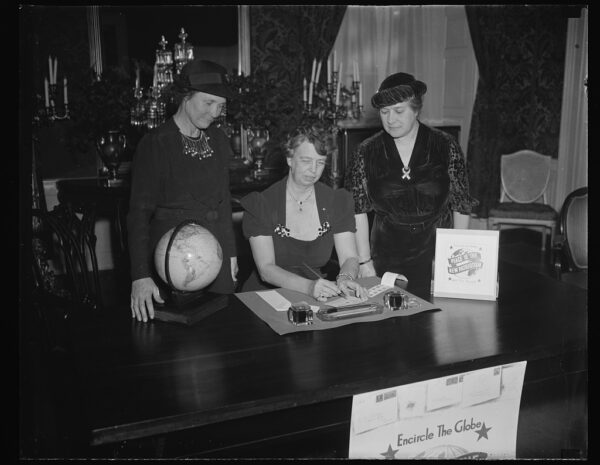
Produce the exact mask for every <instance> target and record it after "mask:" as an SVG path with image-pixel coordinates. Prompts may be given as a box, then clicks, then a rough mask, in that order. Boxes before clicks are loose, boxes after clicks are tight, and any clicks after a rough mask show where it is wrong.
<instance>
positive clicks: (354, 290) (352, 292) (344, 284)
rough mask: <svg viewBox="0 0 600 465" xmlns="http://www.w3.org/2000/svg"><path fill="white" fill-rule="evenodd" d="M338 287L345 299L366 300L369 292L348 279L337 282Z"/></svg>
mask: <svg viewBox="0 0 600 465" xmlns="http://www.w3.org/2000/svg"><path fill="white" fill-rule="evenodd" d="M337 285H338V287H339V288H340V290H341V291H342V293H343V294H344V295H345V296H346V297H358V298H359V299H367V298H368V297H369V291H367V289H366V288H364V287H363V286H361V285H360V284H358V283H357V282H356V281H352V280H350V279H344V280H338V282H337Z"/></svg>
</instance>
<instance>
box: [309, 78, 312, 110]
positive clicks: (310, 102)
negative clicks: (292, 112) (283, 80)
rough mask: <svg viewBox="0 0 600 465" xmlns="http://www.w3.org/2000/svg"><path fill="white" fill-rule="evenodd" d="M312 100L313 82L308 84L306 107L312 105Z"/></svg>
mask: <svg viewBox="0 0 600 465" xmlns="http://www.w3.org/2000/svg"><path fill="white" fill-rule="evenodd" d="M312 99H313V81H311V82H310V84H309V85H308V105H309V106H310V105H312Z"/></svg>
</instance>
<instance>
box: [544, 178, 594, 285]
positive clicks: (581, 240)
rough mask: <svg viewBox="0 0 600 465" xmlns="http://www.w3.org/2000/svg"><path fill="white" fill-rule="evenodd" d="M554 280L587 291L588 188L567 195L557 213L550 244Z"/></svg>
mask: <svg viewBox="0 0 600 465" xmlns="http://www.w3.org/2000/svg"><path fill="white" fill-rule="evenodd" d="M552 251H553V255H554V257H553V262H554V270H555V273H556V277H557V278H558V279H560V280H561V281H566V282H570V283H572V284H576V285H578V286H580V287H583V288H585V289H587V281H588V188H587V187H581V188H579V189H576V190H574V191H573V192H571V193H570V194H569V195H568V196H567V198H566V199H565V201H564V203H563V206H562V208H561V210H560V220H559V234H558V235H557V236H556V241H555V242H554V243H553V250H552Z"/></svg>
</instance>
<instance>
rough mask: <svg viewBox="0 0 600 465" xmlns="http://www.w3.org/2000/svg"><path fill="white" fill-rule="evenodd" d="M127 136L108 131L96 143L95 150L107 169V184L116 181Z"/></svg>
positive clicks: (119, 132)
mask: <svg viewBox="0 0 600 465" xmlns="http://www.w3.org/2000/svg"><path fill="white" fill-rule="evenodd" d="M126 147H127V136H126V135H125V134H123V133H122V132H121V131H117V130H112V131H108V132H107V134H106V135H104V136H101V137H100V138H99V139H98V140H97V141H96V149H97V150H98V155H99V156H100V159H101V160H102V163H103V164H104V166H105V167H106V168H107V169H108V181H109V183H111V182H115V181H117V178H118V170H119V166H120V165H121V163H122V162H123V156H124V154H125V148H126Z"/></svg>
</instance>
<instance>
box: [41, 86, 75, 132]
mask: <svg viewBox="0 0 600 465" xmlns="http://www.w3.org/2000/svg"><path fill="white" fill-rule="evenodd" d="M58 93H59V92H58V86H57V85H56V84H50V85H49V86H48V93H47V94H46V101H45V106H44V109H43V110H38V112H37V115H35V116H34V121H37V122H40V123H41V122H42V120H46V121H48V122H53V121H61V120H67V119H70V113H69V101H68V99H67V94H66V88H63V104H62V108H60V107H58V105H57V104H56V100H57V99H56V97H57V96H58ZM57 107H58V108H57Z"/></svg>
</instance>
